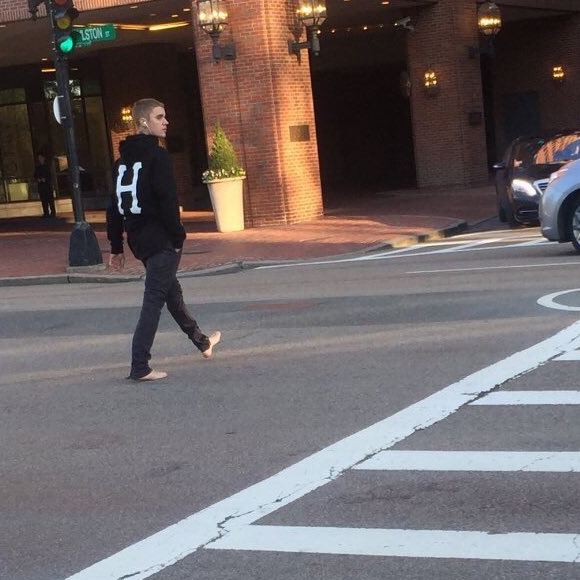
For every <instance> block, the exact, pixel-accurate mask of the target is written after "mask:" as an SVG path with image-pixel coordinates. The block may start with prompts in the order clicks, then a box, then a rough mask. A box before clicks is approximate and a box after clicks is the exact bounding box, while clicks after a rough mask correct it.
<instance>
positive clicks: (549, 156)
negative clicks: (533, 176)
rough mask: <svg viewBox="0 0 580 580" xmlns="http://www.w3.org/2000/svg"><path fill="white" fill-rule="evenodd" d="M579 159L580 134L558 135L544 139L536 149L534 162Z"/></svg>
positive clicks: (559, 161)
mask: <svg viewBox="0 0 580 580" xmlns="http://www.w3.org/2000/svg"><path fill="white" fill-rule="evenodd" d="M575 159H580V134H578V133H574V134H572V135H559V136H558V137H555V138H553V139H549V140H548V141H546V142H545V143H544V144H543V145H542V146H541V147H540V148H539V149H538V151H537V153H536V155H535V157H534V163H536V164H542V163H564V162H566V161H573V160H575Z"/></svg>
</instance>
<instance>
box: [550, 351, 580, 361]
mask: <svg viewBox="0 0 580 580" xmlns="http://www.w3.org/2000/svg"><path fill="white" fill-rule="evenodd" d="M554 360H557V361H577V360H580V351H579V350H571V351H569V352H565V353H564V354H562V355H560V356H559V357H557V358H555V359H554Z"/></svg>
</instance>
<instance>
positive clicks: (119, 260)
mask: <svg viewBox="0 0 580 580" xmlns="http://www.w3.org/2000/svg"><path fill="white" fill-rule="evenodd" d="M124 267H125V254H111V255H110V256H109V268H113V269H115V270H122V269H123V268H124Z"/></svg>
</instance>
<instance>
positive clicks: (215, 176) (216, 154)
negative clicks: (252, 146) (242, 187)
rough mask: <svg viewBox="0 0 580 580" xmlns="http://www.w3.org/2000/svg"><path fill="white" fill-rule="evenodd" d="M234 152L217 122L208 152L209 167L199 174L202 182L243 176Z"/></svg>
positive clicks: (243, 173)
mask: <svg viewBox="0 0 580 580" xmlns="http://www.w3.org/2000/svg"><path fill="white" fill-rule="evenodd" d="M245 176H246V172H245V171H244V170H243V169H242V168H241V167H240V165H239V163H238V158H237V156H236V152H235V151H234V148H233V146H232V144H231V142H230V140H229V139H228V137H227V135H226V134H225V131H224V130H223V129H222V126H221V125H220V124H219V122H218V123H217V124H216V127H215V135H214V138H213V144H212V148H211V151H210V154H209V169H208V170H207V171H204V172H203V175H202V176H201V178H202V180H203V181H204V183H207V182H208V181H216V180H219V179H229V178H232V177H245Z"/></svg>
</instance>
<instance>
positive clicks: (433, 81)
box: [423, 68, 439, 95]
mask: <svg viewBox="0 0 580 580" xmlns="http://www.w3.org/2000/svg"><path fill="white" fill-rule="evenodd" d="M423 87H424V88H425V92H426V93H427V94H428V95H436V94H437V93H438V92H439V80H438V79H437V73H436V72H435V71H434V70H433V69H431V68H430V69H429V70H427V71H425V75H424V80H423Z"/></svg>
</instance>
